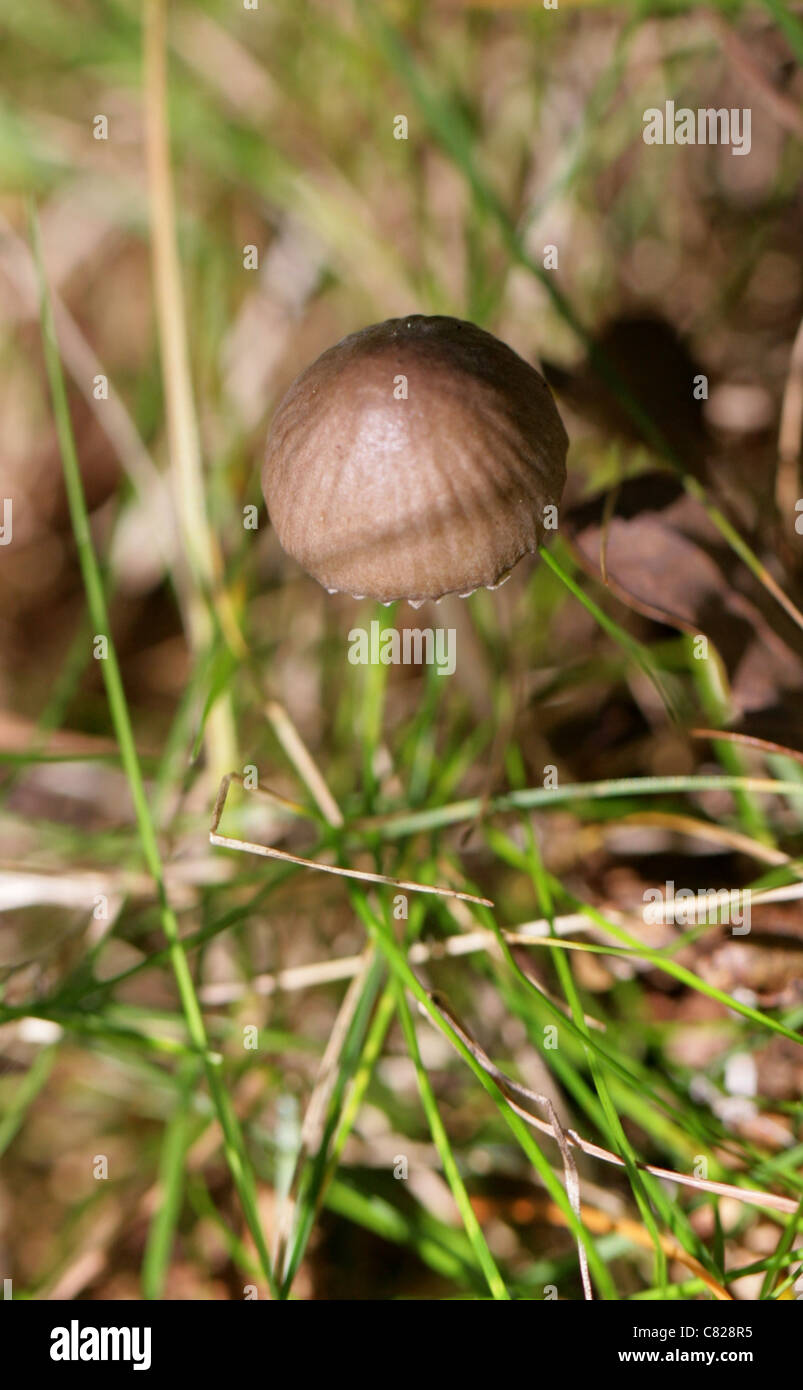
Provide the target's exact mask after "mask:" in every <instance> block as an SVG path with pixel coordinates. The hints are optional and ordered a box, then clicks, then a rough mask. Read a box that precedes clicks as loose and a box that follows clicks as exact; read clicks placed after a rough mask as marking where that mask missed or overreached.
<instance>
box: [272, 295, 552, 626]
mask: <svg viewBox="0 0 803 1390" xmlns="http://www.w3.org/2000/svg"><path fill="white" fill-rule="evenodd" d="M567 446H568V438H567V435H566V431H565V429H564V427H563V422H562V421H561V418H560V416H559V414H558V411H557V408H556V406H555V403H554V401H553V399H552V395H551V393H550V390H549V387H548V386H547V384H546V382H545V381H544V379H543V377H542V376H541V375H540V374H539V373H538V372H537V371H536V370H535V369H534V368H533V367H531V366H529V365H528V363H527V362H525V361H524V360H523V358H521V357H519V356H518V354H517V353H515V352H513V350H512V348H509V347H507V346H506V344H505V343H502V342H500V341H499V339H498V338H494V337H493V336H492V335H491V334H490V333H486V332H485V331H484V330H483V329H481V328H478V327H477V326H476V325H475V324H473V323H466V322H464V321H462V320H460V319H454V318H446V317H442V316H436V317H432V318H429V317H426V316H425V315H423V314H413V315H411V316H410V317H409V318H402V319H388V320H387V321H386V322H385V323H378V324H373V325H372V326H371V327H369V328H364V329H362V330H361V332H359V333H352V334H351V335H350V336H349V337H347V338H344V339H343V340H342V342H340V343H337V344H336V345H335V346H334V347H332V348H329V349H328V351H327V352H324V353H323V354H322V355H321V356H320V357H319V358H318V359H317V361H315V362H313V364H312V366H310V367H308V368H307V369H306V371H304V372H302V374H301V376H299V377H298V378H297V379H296V381H295V382H294V383H293V385H292V386H291V387H290V389H289V391H288V392H287V395H286V396H285V397H284V399H283V401H282V402H281V404H280V405H279V408H278V410H277V412H276V415H275V416H274V419H273V424H272V426H271V430H270V434H269V437H268V444H267V453H266V458H265V462H264V466H263V470H262V490H263V492H264V494H265V500H266V502H267V505H268V511H269V513H270V517H271V521H272V522H273V526H274V528H275V530H276V534H277V536H278V538H279V541H280V542H281V544H282V546H283V547H284V549H285V550H286V551H287V552H288V553H289V554H290V555H292V556H293V557H294V558H295V559H296V560H297V561H298V562H299V564H301V565H302V566H303V567H304V569H306V570H307V571H308V572H309V573H310V574H311V575H313V576H314V578H315V579H317V580H318V581H319V582H320V583H321V584H323V585H324V587H325V588H326V589H327V590H328V591H329V592H330V593H336V592H345V593H350V594H352V595H354V597H355V598H364V597H371V598H375V599H379V600H380V601H381V602H382V603H386V604H387V603H391V602H393V601H394V600H395V599H407V600H409V601H410V602H411V603H412V604H414V605H415V606H416V607H417V606H418V605H419V604H421V603H423V602H424V600H426V599H439V598H441V597H442V596H443V595H444V594H448V593H458V594H461V595H463V596H466V595H467V594H469V593H471V592H473V591H474V590H475V589H478V588H480V587H482V586H485V587H487V588H495V587H497V586H498V585H499V584H500V583H501V582H502V581H503V580H504V579H505V578H506V577H507V575H508V574H509V572H510V571H511V569H512V568H513V566H514V565H515V564H516V563H517V562H518V561H519V560H520V559H521V558H522V556H523V555H526V554H528V553H534V552H535V551H536V550H537V548H538V546H539V544H540V542H541V540H542V538H543V532H544V509H545V508H546V507H548V506H557V504H558V502H559V501H560V497H561V493H562V491H563V486H564V483H565V481H566V464H565V459H566V449H567Z"/></svg>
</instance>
